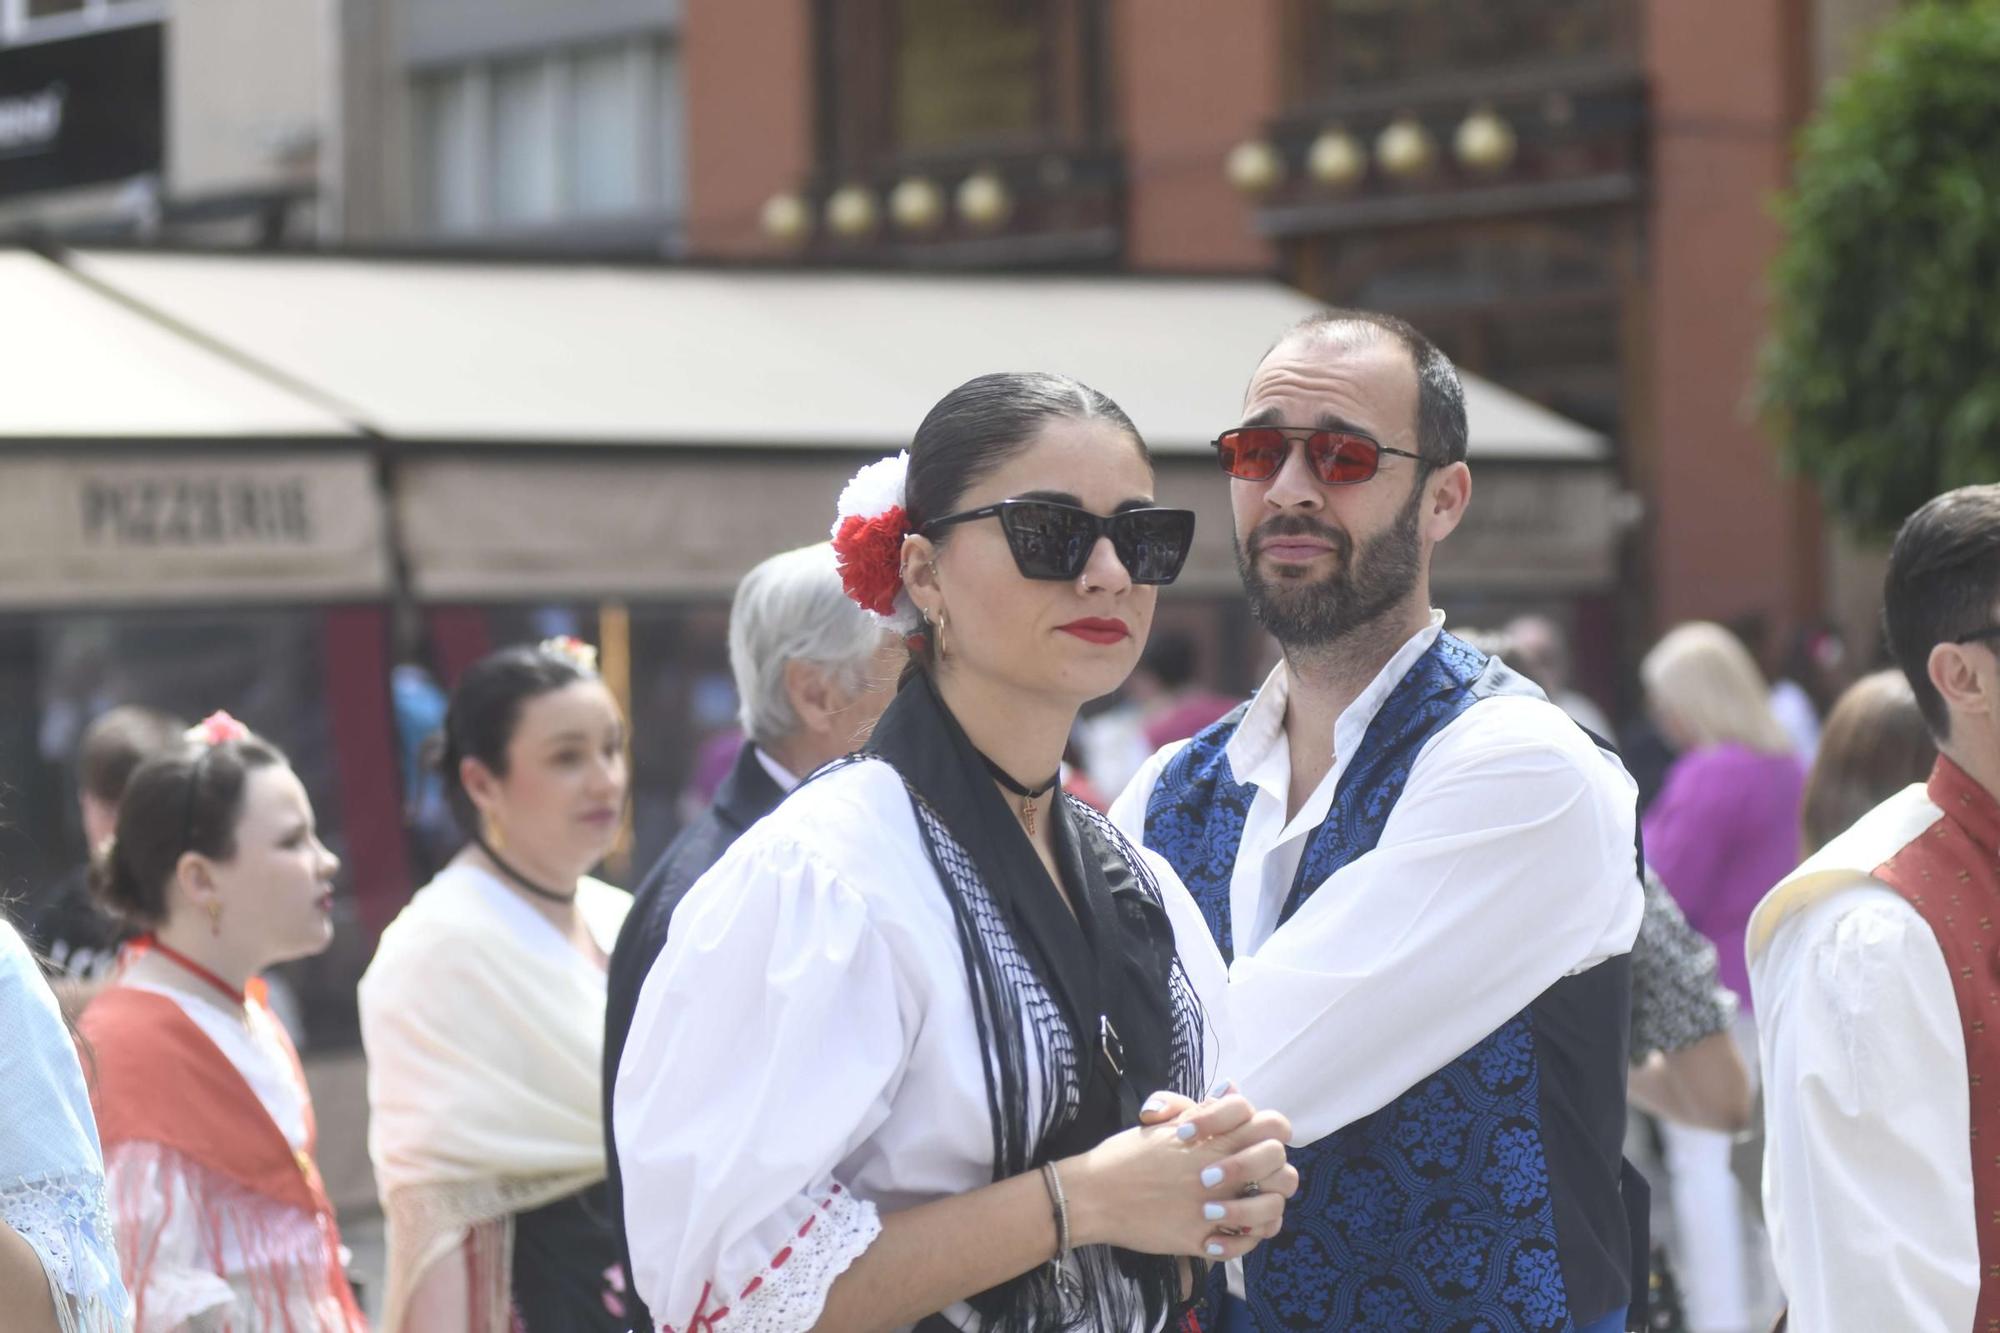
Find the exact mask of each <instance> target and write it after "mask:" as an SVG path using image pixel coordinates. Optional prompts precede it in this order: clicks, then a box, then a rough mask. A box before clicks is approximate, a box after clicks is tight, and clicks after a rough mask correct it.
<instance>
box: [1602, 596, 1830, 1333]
mask: <svg viewBox="0 0 2000 1333" xmlns="http://www.w3.org/2000/svg"><path fill="white" fill-rule="evenodd" d="M1639 677H1640V681H1641V683H1642V684H1643V685H1644V686H1645V690H1646V700H1647V707H1648V710H1649V711H1650V712H1651V714H1652V716H1653V718H1654V719H1655V721H1656V722H1657V724H1658V726H1659V728H1660V730H1661V733H1662V734H1663V735H1665V736H1666V738H1667V739H1668V741H1669V742H1670V743H1671V744H1672V745H1673V746H1674V748H1675V750H1676V751H1677V752H1678V757H1677V758H1676V759H1675V760H1674V762H1673V763H1672V764H1671V765H1670V766H1669V767H1668V769H1667V773H1666V778H1665V780H1664V782H1663V783H1662V785H1661V788H1660V794H1659V795H1658V796H1657V797H1655V798H1654V800H1653V803H1652V805H1651V806H1650V807H1648V808H1647V810H1646V814H1645V818H1644V821H1643V828H1644V833H1645V844H1646V859H1647V861H1648V862H1649V863H1650V864H1651V865H1652V867H1653V869H1654V870H1656V871H1657V872H1658V873H1659V876H1660V879H1661V881H1662V882H1663V883H1665V885H1666V886H1667V890H1668V892H1670V893H1672V894H1673V896H1674V900H1675V901H1676V902H1677V903H1679V904H1680V906H1681V910H1682V911H1684V912H1685V913H1686V914H1687V919H1688V922H1689V924H1691V925H1693V926H1694V928H1695V929H1696V930H1699V931H1700V932H1701V933H1702V934H1703V935H1705V936H1707V937H1708V939H1709V940H1711V941H1713V942H1714V944H1715V947H1716V950H1717V954H1718V961H1719V963H1720V973H1721V976H1722V981H1723V984H1724V985H1726V986H1728V987H1729V989H1730V990H1731V991H1733V992H1735V993H1736V995H1737V996H1739V997H1745V996H1748V994H1749V979H1748V976H1747V973H1746V970H1745V967H1744V963H1743V931H1744V926H1745V924H1746V923H1747V922H1748V920H1749V917H1750V912H1751V910H1752V909H1753V908H1754V907H1756V905H1757V900H1758V899H1759V898H1761V897H1762V896H1763V895H1764V893H1765V891H1766V890H1768V889H1769V888H1770V886H1771V885H1772V884H1775V883H1776V882H1777V881H1778V880H1779V878H1780V877H1782V876H1783V875H1784V873H1785V871H1786V869H1787V868H1788V867H1789V866H1790V864H1791V863H1792V862H1793V861H1794V860H1796V858H1797V846H1798V843H1797V840H1798V810H1799V799H1800V794H1801V791H1802V789H1803V788H1804V785H1805V772H1804V769H1803V767H1802V766H1801V764H1800V763H1799V759H1798V756H1797V755H1796V754H1794V753H1793V751H1792V746H1791V742H1790V739H1789V738H1788V737H1787V736H1786V735H1785V732H1784V729H1783V728H1781V727H1780V726H1779V725H1778V722H1777V719H1776V718H1775V717H1773V716H1772V715H1771V707H1770V694H1769V690H1768V689H1767V688H1766V686H1765V683H1764V679H1763V675H1762V673H1761V672H1759V671H1758V670H1757V663H1756V662H1755V660H1754V659H1752V658H1751V656H1750V652H1749V650H1748V649H1747V648H1745V647H1744V646H1743V643H1742V641H1741V640H1740V639H1738V638H1737V637H1736V636H1735V635H1733V634H1731V633H1730V632H1729V631H1728V630H1726V629H1724V628H1722V627H1721V626H1720V625H1714V624H1709V623H1707V622H1703V621H1697V622H1692V623H1690V624H1686V625H1682V626H1679V627H1678V628H1676V629H1674V630H1672V631H1671V632H1669V633H1668V634H1667V635H1666V636H1665V637H1664V638H1662V639H1661V640H1660V642H1659V643H1658V644H1656V645H1655V646H1654V648H1653V650H1652V651H1651V652H1649V653H1647V654H1646V657H1645V659H1644V661H1642V662H1641V663H1640V667H1639ZM1748 1009H1749V1006H1748V1005H1747V1004H1746V1005H1745V1006H1744V1011H1743V1012H1742V1013H1741V1014H1740V1015H1739V1017H1738V1023H1737V1030H1736V1038H1737V1041H1738V1043H1739V1045H1740V1046H1742V1048H1743V1049H1744V1050H1745V1051H1753V1050H1754V1049H1755V1036H1754V1034H1755V1028H1754V1026H1753V1016H1752V1015H1751V1014H1750V1013H1749V1012H1748ZM1661 1137H1662V1139H1663V1140H1664V1146H1665V1151H1666V1164H1667V1176H1668V1187H1669V1190H1670V1192H1671V1195H1672V1199H1673V1211H1674V1233H1675V1237H1676V1240H1677V1241H1678V1257H1679V1263H1678V1265H1677V1267H1678V1270H1679V1273H1680V1277H1681V1285H1682V1288H1683V1290H1684V1292H1685V1295H1686V1300H1687V1307H1688V1324H1689V1327H1690V1328H1691V1329H1693V1330H1694V1331H1695V1333H1745V1331H1747V1330H1748V1329H1750V1327H1751V1326H1752V1324H1753V1323H1754V1322H1755V1319H1756V1315H1755V1310H1754V1302H1755V1292H1754V1289H1753V1272H1754V1255H1753V1252H1752V1244H1753V1242H1752V1235H1753V1233H1754V1224H1753V1222H1752V1220H1751V1218H1750V1217H1749V1215H1748V1214H1747V1212H1746V1209H1745V1205H1744V1200H1743V1198H1742V1194H1741V1190H1740V1189H1739V1187H1738V1186H1737V1183H1736V1178H1735V1176H1734V1174H1733V1173H1732V1172H1731V1170H1730V1138H1729V1136H1728V1135H1727V1134H1721V1133H1717V1132H1715V1131H1714V1130H1709V1129H1700V1128H1696V1127H1694V1126H1690V1125H1685V1124H1676V1123H1673V1122H1671V1121H1668V1122H1666V1123H1664V1124H1663V1125H1662V1127H1661Z"/></svg>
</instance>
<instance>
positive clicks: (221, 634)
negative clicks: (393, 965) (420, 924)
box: [0, 610, 368, 1046]
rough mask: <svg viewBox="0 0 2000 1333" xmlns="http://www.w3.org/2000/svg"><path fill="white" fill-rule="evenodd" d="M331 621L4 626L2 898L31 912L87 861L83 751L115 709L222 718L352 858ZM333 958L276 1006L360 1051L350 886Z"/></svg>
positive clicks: (311, 1033)
mask: <svg viewBox="0 0 2000 1333" xmlns="http://www.w3.org/2000/svg"><path fill="white" fill-rule="evenodd" d="M325 660H326V644H325V635H324V623H323V619H322V617H321V615H320V613H319V612H317V611H314V610H300V611H292V610H283V611H275V610H274V611H200V610H175V611H131V612H109V613H102V614H70V615H47V616H33V617H27V616H23V617H17V618H12V619H10V620H7V621H6V622H4V623H0V690H4V698H5V699H6V700H7V707H6V708H5V709H4V710H0V712H3V713H4V716H0V791H3V792H4V796H0V806H4V815H0V818H4V820H5V823H6V828H5V832H4V835H0V889H4V892H5V893H6V894H7V896H9V897H10V898H13V899H16V900H27V901H35V900H37V899H38V898H39V896H40V895H41V894H44V893H46V892H47V891H49V890H50V888H51V887H52V886H53V885H54V884H55V883H56V882H57V881H58V880H59V879H60V878H61V877H63V876H64V875H65V874H67V873H69V872H71V871H73V870H74V868H75V867H76V866H78V865H80V864H82V863H83V861H84V859H85V856H86V849H85V847H84V844H83V832H82V828H81V825H80V822H79V817H78V813H77V803H76V749H77V743H78V740H79V738H80V737H81V736H82V734H83V730H84V728H85V727H87V726H89V725H90V723H91V722H92V721H93V720H94V719H95V718H96V717H97V716H98V715H99V714H101V713H103V712H104V711H105V710H107V709H109V708H112V707H115V706H117V705H119V704H143V705H146V706H149V707H152V708H158V709H161V710H164V711H165V712H168V713H171V714H174V715H176V716H178V717H181V718H184V719H186V720H187V721H189V722H190V723H192V722H195V721H198V720H199V719H200V718H202V717H205V716H206V715H207V714H209V713H211V712H213V711H215V710H216V709H218V708H220V709H226V710H228V711H229V712H230V713H233V714H235V715H236V716H237V717H239V718H241V719H242V720H243V721H244V722H245V723H247V724H248V725H249V726H250V727H251V728H252V729H253V730H255V731H256V732H258V733H259V734H260V735H263V736H265V737H267V738H268V739H270V740H271V741H273V742H275V743H276V744H277V745H278V747H279V748H280V749H282V750H284V752H285V753H286V755H287V756H288V757H289V758H290V759H291V762H292V767H293V768H294V769H295V770H296V771H297V772H298V775H299V779H300V781H301V782H303V783H304V784H305V788H306V792H307V794H308V795H309V796H310V797H311V799H312V803H313V811H314V814H315V816H316V818H317V819H318V821H319V827H320V836H321V837H323V838H325V840H326V843H327V846H328V847H330V848H332V849H333V851H334V853H335V854H336V855H339V856H341V857H342V858H343V859H347V853H348V850H349V849H348V847H347V841H346V838H345V835H344V830H343V828H342V823H343V821H342V818H341V815H342V811H341V804H340V796H339V791H340V788H339V783H338V780H337V775H336V773H335V764H334V746H333V738H332V734H331V729H330V726H329V719H328V716H327V711H326V706H325V699H326V689H325V666H324V664H325ZM342 888H343V890H344V892H343V893H342V894H341V896H340V898H339V904H340V906H339V909H338V910H339V915H338V916H337V917H336V920H335V938H334V943H333V945H332V946H331V947H330V948H329V949H328V951H327V952H326V953H325V954H323V955H321V956H320V957H318V958H313V959H306V960H302V961H300V962H297V963H292V964H288V965H286V966H284V967H281V968H279V969H276V972H275V979H276V980H277V981H278V982H279V983H280V985H279V987H277V988H275V989H276V991H277V994H276V995H275V996H274V1001H275V1002H276V1003H277V1004H278V1005H279V1008H280V1011H281V1012H282V1013H284V1014H285V1016H286V1018H287V1021H288V1022H289V1023H291V1024H293V1025H294V1028H295V1031H297V1032H298V1033H299V1035H301V1036H303V1037H304V1038H305V1039H306V1042H307V1044H308V1045H310V1046H327V1045H342V1044H347V1043H349V1042H351V1041H352V1040H353V1032H354V985H355V982H356V981H357V980H358V979H359V977H360V975H361V968H362V967H363V966H364V965H365V964H366V962H367V956H366V950H367V947H368V946H367V944H366V943H365V942H364V941H362V940H361V939H360V938H359V931H358V930H357V929H356V924H355V917H354V912H353V902H354V896H353V892H352V889H353V886H352V884H351V883H344V884H343V886H342Z"/></svg>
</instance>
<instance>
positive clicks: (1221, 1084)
mask: <svg viewBox="0 0 2000 1333" xmlns="http://www.w3.org/2000/svg"><path fill="white" fill-rule="evenodd" d="M1228 1091H1229V1080H1228V1079H1226V1078H1219V1079H1217V1080H1215V1086H1214V1087H1212V1088H1210V1089H1209V1090H1208V1099H1209V1100H1210V1101H1214V1100H1215V1099H1216V1098H1217V1097H1220V1096H1221V1095H1222V1094H1223V1093H1225V1092H1228Z"/></svg>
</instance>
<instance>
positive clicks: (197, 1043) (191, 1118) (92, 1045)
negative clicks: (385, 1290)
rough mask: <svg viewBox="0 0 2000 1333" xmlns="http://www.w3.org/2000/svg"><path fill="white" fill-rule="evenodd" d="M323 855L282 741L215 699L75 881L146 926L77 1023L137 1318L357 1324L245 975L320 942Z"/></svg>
mask: <svg viewBox="0 0 2000 1333" xmlns="http://www.w3.org/2000/svg"><path fill="white" fill-rule="evenodd" d="M339 868H340V863H339V861H337V860H336V859H335V858H334V856H333V854H332V853H331V852H329V851H327V849H326V847H325V845H324V844H322V843H321V842H320V840H319V836H318V834H317V832H316V831H315V829H314V824H313V810H312V803H311V801H309V800H308V799H307V797H306V792H305V788H304V787H303V786H301V785H300V783H299V779H298V776H297V775H296V774H294V773H293V772H292V769H291V766H290V765H289V764H288V763H286V761H285V757H284V755H282V754H280V753H279V752H278V750H277V749H276V747H274V746H272V745H270V744H269V743H268V742H266V741H263V740H260V739H259V738H257V737H256V736H253V735H251V734H250V732H249V731H248V730H247V729H246V728H245V727H244V726H243V725H242V724H241V723H240V722H237V721H236V720H235V719H233V718H230V717H228V716H227V715H226V714H221V713H217V714H215V715H213V716H212V717H210V718H209V719H208V720H207V721H205V722H203V723H202V724H200V725H199V726H197V727H195V728H193V729H192V730H191V731H189V733H188V744H187V745H186V746H184V747H183V748H182V749H181V750H180V751H178V752H176V753H172V754H167V755H162V756H160V757H158V758H155V759H152V760H149V761H147V762H146V763H145V764H143V765H142V766H141V767H140V768H139V770H138V771H137V772H136V773H134V774H133V775H132V780H131V783H130V785H129V786H128V787H127V788H126V792H125V798H124V800H123V801H122V802H121V804H120V806H119V810H118V825H117V832H116V834H115V835H114V836H113V838H112V841H111V844H110V846H109V847H108V848H107V849H106V850H105V851H104V853H103V854H102V859H101V862H100V864H99V866H98V868H97V872H96V877H95V883H94V887H95V889H96V890H97V893H98V896H99V897H100V899H101V900H102V901H103V902H104V904H105V905H106V906H107V907H109V908H110V909H111V910H112V911H113V912H115V913H116V914H118V915H119V916H121V917H123V918H124V919H125V920H126V921H127V923H129V924H130V925H132V926H133V927H134V928H136V929H139V930H142V931H144V932H146V933H145V934H144V935H143V936H142V937H141V938H140V939H139V940H138V941H137V942H136V943H135V944H134V945H132V946H129V947H128V953H127V956H126V962H125V964H124V966H123V968H122V970H121V971H120V972H119V974H118V977H117V980H116V982H115V983H114V984H113V985H112V986H110V987H108V988H107V989H106V990H105V991H104V992H103V993H101V994H100V995H99V996H98V997H97V998H96V999H95V1000H93V1001H91V1004H90V1007H89V1008H87V1009H85V1010H84V1013H83V1019H82V1022H81V1028H82V1031H83V1035H84V1038H85V1040H86V1042H87V1044H88V1048H89V1050H90V1052H91V1059H90V1064H91V1069H92V1074H93V1079H92V1096H91V1101H92V1104H93V1107H94V1109H95V1110H96V1113H97V1123H98V1131H99V1134H100V1135H101V1137H102V1139H103V1143H104V1160H105V1174H106V1178H107V1183H108V1186H109V1193H110V1200H111V1211H112V1218H113V1222H114V1224H115V1226H116V1229H117V1234H118V1250H119V1257H120V1261H121V1266H122V1267H123V1269H124V1275H125V1282H126V1285H127V1287H128V1288H129V1289H130V1290H131V1293H132V1297H133V1300H134V1302H135V1304H136V1307H137V1327H138V1329H139V1331H140V1333H169V1331H172V1333H179V1331H181V1330H186V1331H187V1333H210V1331H211V1330H250V1329H257V1330H263V1329H313V1330H359V1329H362V1328H363V1327H365V1325H364V1324H363V1322H362V1319H361V1314H360V1311H359V1309H358V1308H357V1307H356V1305H355V1303H354V1293H353V1291H352V1290H351V1289H350V1288H349V1286H348V1283H347V1277H346V1275H345V1273H344V1272H343V1271H342V1269H341V1259H340V1232H339V1229H338V1227H337V1226H336V1225H335V1222H334V1212H333V1206H332V1204H331V1203H329V1202H328V1200H327V1197H326V1191H325V1188H324V1187H323V1185H322V1184H321V1182H320V1176H319V1168H318V1166H317V1165H316V1164H315V1162H314V1157H313V1151H314V1145H315V1140H316V1133H315V1128H314V1123H313V1109H312V1098H311V1096H310V1095H309V1093H308V1092H307V1090H306V1081H305V1075H304V1073H303V1071H302V1070H301V1069H300V1067H299V1058H298V1053H297V1052H296V1051H294V1050H293V1049H292V1044H291V1041H290V1039H289V1038H287V1037H286V1035H285V1030H284V1027H283V1026H282V1025H281V1024H280V1023H279V1022H278V1020H277V1018H276V1017H275V1016H274V1015H273V1014H272V1013H271V1010H270V1007H269V1005H267V1004H266V1003H265V999H264V993H263V985H262V983H261V981H259V980H258V974H259V973H260V972H262V971H263V970H264V969H265V968H267V967H270V966H272V965H273V964H276V963H282V962H286V961H288V960H291V959H294V958H304V957H307V956H309V955H312V954H316V953H319V952H320V951H321V950H323V949H325V948H326V946H327V944H328V943H329V942H330V941H331V940H332V938H333V926H332V907H333V876H334V874H335V872H336V871H337V870H338V869H339Z"/></svg>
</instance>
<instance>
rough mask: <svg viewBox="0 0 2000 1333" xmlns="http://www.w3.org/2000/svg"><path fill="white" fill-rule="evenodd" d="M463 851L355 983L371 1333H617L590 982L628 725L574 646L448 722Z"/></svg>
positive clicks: (494, 684) (605, 903)
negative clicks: (370, 1209)
mask: <svg viewBox="0 0 2000 1333" xmlns="http://www.w3.org/2000/svg"><path fill="white" fill-rule="evenodd" d="M444 749H445V752H444V761H443V766H444V774H445V780H446V783H447V785H448V787H449V789H450V791H451V794H452V797H453V805H454V807H455V809H456V810H457V812H458V815H459V818H460V822H461V823H462V824H463V825H464V827H465V829H466V832H467V835H468V837H469V838H470V842H469V844H468V846H467V847H466V848H465V849H464V850H463V851H462V852H460V853H459V855H458V856H457V857H455V858H454V859H453V860H452V862H451V863H450V864H449V865H447V866H446V867H445V868H444V870H442V871H441V872H439V874H438V876H437V877H436V878H435V879H433V880H432V881H431V882H430V884H428V885H426V886H425V887H424V888H423V889H421V890H419V891H418V893H417V896H416V898H415V899H414V900H413V901H412V902H411V903H410V905H409V906H408V907H406V908H405V909H403V912H402V914H401V915H400V916H398V917H397V919H396V920H395V922H393V923H392V924H391V925H390V926H389V928H388V930H387V931H385V932H384V933H383V936H382V943H381V946H380V948H379V949H378V951H377V952H376V955H375V959H374V961H373V963H371V964H370V966H369V968H368V972H367V975H366V976H364V977H363V978H362V981H361V1033H362V1040H363V1043H364V1044H365V1045H366V1047H367V1052H368V1098H369V1107H370V1114H371V1120H370V1125H369V1152H370V1155H371V1156H372V1157H373V1159H374V1163H375V1175H376V1181H377V1184H378V1186H379V1188H380V1190H381V1194H382V1204H383V1210H384V1212H385V1213H386V1214H387V1217H388V1221H389V1276H388V1292H387V1302H386V1308H385V1310H384V1318H383V1328H384V1329H385V1330H386V1333H505V1331H506V1330H509V1329H510V1328H519V1329H523V1330H525V1331H526V1333H597V1331H599V1330H603V1331H605V1333H609V1331H611V1330H623V1329H625V1328H626V1326H627V1325H626V1321H625V1320H624V1318H623V1314H624V1303H623V1292H622V1290H621V1289H620V1285H619V1276H618V1274H619V1270H618V1268H617V1260H618V1248H617V1240H616V1232H615V1230H614V1224H615V1219H613V1218H612V1217H611V1216H610V1213H609V1209H608V1205H607V1203H606V1200H605V1198H604V1193H605V1191H604V1175H605V1166H604V1130H603V1118H602V1112H601V1110H600V1108H601V1106H602V1098H601V1092H600V1088H601V1074H600V1064H601V1061H602V1052H603V1040H604V967H605V961H606V958H607V957H608V955H609V953H610V950H611V946H612V944H613V943H614V942H615V940H616V939H617V935H618V928H619V926H620V925H621V924H622V923H623V921H624V917H625V912H626V909H627V907H628V906H629V905H630V901H631V900H630V898H629V897H628V896H627V895H626V894H625V893H624V892H623V891H622V890H620V889H615V888H612V887H611V886H610V885H608V884H603V883H601V882H599V881H597V880H595V879H591V878H590V877H589V876H588V875H587V874H586V873H585V872H586V871H587V870H588V869H590V867H592V866H594V865H595V864H596V863H597V862H598V861H599V860H601V859H602V858H603V857H604V855H605V853H606V852H607V851H608V850H609V849H610V847H611V844H612V842H613V840H614V839H615V838H616V837H617V834H618V828H619V823H620V818H621V815H622V811H623V807H624V800H625V734H624V722H623V719H622V718H621V717H620V716H619V712H618V708H617V705H616V703H615V702H614V701H613V700H612V697H611V695H610V692H609V691H608V690H606V689H605V687H604V684H603V682H601V681H600V680H598V678H597V674H596V671H595V668H594V664H593V662H592V660H591V658H590V654H589V650H588V649H587V648H585V647H584V646H583V645H581V644H577V643H575V642H574V641H571V640H562V641H554V642H551V643H548V644H544V645H542V646H541V647H539V648H513V649H507V650H504V651H501V652H498V653H495V654H493V655H492V656H489V657H487V658H485V659H484V660H482V661H481V662H479V663H478V664H477V665H475V666H474V667H473V668H472V669H471V670H470V671H468V672H467V673H466V675H465V677H464V679H463V680H461V681H460V683H459V685H458V688H457V689H456V690H455V691H454V692H453V696H452V700H451V706H450V709H449V711H448V713H447V714H446V717H445V747H444Z"/></svg>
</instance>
